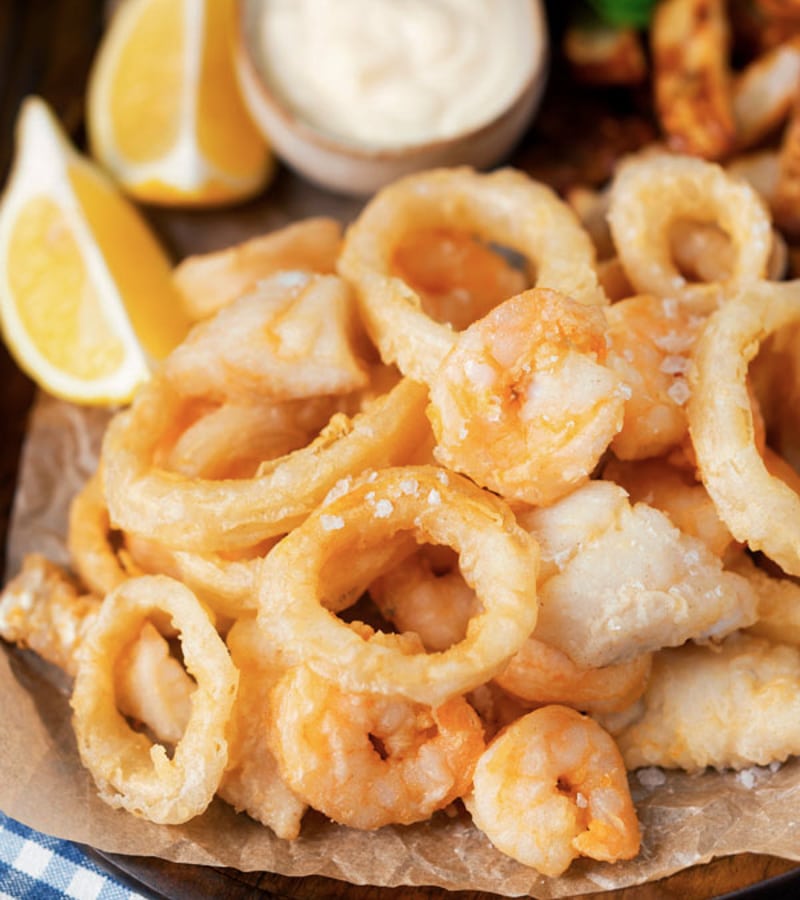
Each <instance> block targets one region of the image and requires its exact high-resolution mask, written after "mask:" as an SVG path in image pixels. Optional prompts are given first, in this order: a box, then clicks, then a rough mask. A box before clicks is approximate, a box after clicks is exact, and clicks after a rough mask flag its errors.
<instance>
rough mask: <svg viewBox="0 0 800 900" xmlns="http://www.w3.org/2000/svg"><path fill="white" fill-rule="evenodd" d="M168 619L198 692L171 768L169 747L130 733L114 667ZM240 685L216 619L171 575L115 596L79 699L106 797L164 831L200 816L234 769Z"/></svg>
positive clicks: (84, 649)
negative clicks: (234, 712) (232, 726)
mask: <svg viewBox="0 0 800 900" xmlns="http://www.w3.org/2000/svg"><path fill="white" fill-rule="evenodd" d="M162 613H167V614H168V615H170V616H171V617H172V621H173V624H174V625H175V626H176V628H177V629H178V631H179V635H180V641H181V647H182V651H183V660H184V664H185V666H186V669H187V671H188V672H189V674H190V675H191V676H192V677H193V678H194V680H195V681H196V682H197V687H196V688H195V689H194V691H193V692H192V699H191V713H190V715H189V721H188V724H187V726H186V730H185V731H184V733H183V736H182V737H181V739H180V740H179V741H178V743H177V745H176V747H175V752H174V755H173V757H172V758H171V759H169V758H168V757H167V753H166V750H165V748H164V747H163V746H161V745H160V744H152V743H151V742H150V740H149V739H148V738H147V737H146V736H145V735H144V734H141V733H139V732H135V731H133V730H132V729H131V727H130V726H129V725H128V723H127V722H126V721H125V719H124V718H123V716H122V715H121V714H120V713H119V711H118V709H117V703H116V698H115V690H114V681H115V675H114V668H115V662H116V660H117V659H118V658H119V657H120V655H121V654H122V653H123V652H124V651H125V649H126V647H127V646H128V645H129V644H130V642H131V641H132V640H135V639H136V637H138V635H139V632H140V630H141V628H142V626H143V625H144V623H145V622H146V621H147V620H148V618H149V617H150V616H151V615H157V614H162ZM238 677H239V676H238V672H237V671H236V668H235V667H234V665H233V663H232V662H231V660H230V657H229V655H228V651H227V649H226V647H225V644H224V643H223V641H222V639H221V638H220V637H219V635H218V634H217V632H216V630H215V629H214V626H213V624H212V622H211V620H210V619H209V617H208V613H207V612H206V610H205V609H204V608H203V607H202V606H201V605H200V604H199V603H198V601H197V599H196V598H195V596H194V594H192V592H191V591H190V590H189V589H188V588H186V587H184V586H183V585H182V584H180V583H179V582H177V581H174V580H173V579H171V578H167V577H166V576H163V575H144V576H141V577H140V578H132V579H130V580H129V581H126V582H125V583H124V584H122V585H120V586H119V587H118V588H117V589H116V590H114V591H112V593H110V594H109V595H108V596H107V597H106V599H105V601H104V602H103V605H102V608H101V610H100V613H99V615H98V617H97V619H96V620H95V623H94V624H93V626H92V627H91V629H90V631H89V632H88V634H87V635H86V638H85V640H84V641H83V643H82V645H81V647H80V650H79V651H78V667H77V674H76V676H75V684H74V687H73V692H72V699H71V704H72V709H73V712H74V716H73V726H74V729H75V736H76V738H77V742H78V750H79V752H80V756H81V760H82V762H83V764H84V766H86V768H87V769H88V770H89V771H90V773H91V774H92V777H93V778H94V780H95V783H96V785H97V787H98V791H99V794H100V797H101V798H102V799H103V800H104V801H105V802H106V803H108V804H109V805H111V806H113V807H115V808H120V807H121V808H123V809H126V810H128V812H131V813H133V814H134V815H138V816H141V817H143V818H145V819H148V820H149V821H151V822H158V823H160V824H165V825H169V824H178V823H180V822H187V821H188V820H189V819H191V818H193V817H194V816H196V815H199V814H200V813H202V812H203V811H204V810H205V809H206V807H207V806H208V804H209V803H210V802H211V800H212V799H213V797H214V793H215V792H216V790H217V786H218V785H219V782H220V779H221V778H222V773H223V772H224V770H225V766H226V764H227V761H228V745H227V743H226V740H225V728H226V725H227V722H228V718H229V716H230V712H231V708H232V705H233V701H234V699H235V697H236V689H237V685H238Z"/></svg>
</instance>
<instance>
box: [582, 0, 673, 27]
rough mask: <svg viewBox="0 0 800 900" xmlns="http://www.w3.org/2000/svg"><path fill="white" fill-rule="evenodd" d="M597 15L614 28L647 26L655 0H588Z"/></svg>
mask: <svg viewBox="0 0 800 900" xmlns="http://www.w3.org/2000/svg"><path fill="white" fill-rule="evenodd" d="M588 2H589V5H590V6H591V7H592V9H594V11H595V12H596V13H597V15H598V16H599V17H600V18H601V19H602V20H603V21H604V22H606V23H607V24H608V25H613V26H614V27H616V28H647V26H648V25H649V24H650V16H651V15H652V12H653V7H654V6H655V5H656V2H657V0H588Z"/></svg>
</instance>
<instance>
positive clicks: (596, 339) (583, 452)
mask: <svg viewBox="0 0 800 900" xmlns="http://www.w3.org/2000/svg"><path fill="white" fill-rule="evenodd" d="M612 309H613V307H612ZM606 351H607V342H606V329H605V319H604V318H603V311H602V310H601V309H600V308H599V307H596V306H589V305H586V304H581V303H577V302H575V301H574V300H571V299H570V298H569V297H567V296H566V295H565V294H561V293H559V292H558V291H552V290H547V289H545V288H535V289H533V290H530V291H526V292H525V293H523V294H518V295H517V296H516V297H512V298H511V299H509V300H506V301H505V302H504V303H501V304H500V305H499V306H497V307H495V309H493V310H492V311H491V312H490V313H489V314H488V315H487V316H484V318H482V319H479V320H478V321H477V322H475V323H474V324H472V325H471V326H470V327H469V328H467V329H466V331H463V332H462V333H461V334H460V335H459V336H458V339H457V340H456V343H455V345H454V346H453V349H452V350H451V351H450V353H448V354H447V356H446V357H445V359H444V361H443V363H442V365H441V367H440V368H439V370H438V372H437V373H436V376H435V377H434V379H433V381H432V383H431V390H430V400H431V402H430V406H429V407H428V416H429V418H430V420H431V424H432V426H433V432H434V435H435V436H436V440H437V446H436V447H435V449H434V456H435V457H436V459H437V460H438V461H439V462H440V463H441V464H442V465H444V466H447V467H449V468H451V469H455V470H456V471H458V472H463V473H465V474H467V475H469V476H470V477H471V478H472V479H473V480H474V481H476V482H477V483H478V484H480V485H482V486H483V487H488V488H489V489H490V490H493V491H495V492H497V493H499V494H501V495H502V496H504V497H506V498H509V499H515V500H521V501H523V502H525V503H530V504H547V503H552V502H553V501H554V500H557V499H558V498H559V497H560V496H563V495H564V494H566V493H568V492H569V491H570V490H571V489H572V488H574V487H576V486H577V485H579V484H581V483H582V482H584V481H586V480H587V479H588V478H589V476H590V475H591V473H592V471H593V469H594V467H595V466H596V465H597V462H598V461H599V459H600V457H601V456H602V454H603V452H604V451H605V449H606V448H607V447H608V444H609V442H610V441H611V439H612V438H613V437H614V435H615V434H616V433H617V432H618V431H619V429H620V427H621V425H622V417H623V408H624V403H625V398H626V397H627V395H628V391H627V390H626V388H625V386H624V385H623V383H622V380H621V378H620V377H619V376H618V375H617V374H616V372H614V371H613V370H612V369H611V368H610V366H608V365H605V361H606Z"/></svg>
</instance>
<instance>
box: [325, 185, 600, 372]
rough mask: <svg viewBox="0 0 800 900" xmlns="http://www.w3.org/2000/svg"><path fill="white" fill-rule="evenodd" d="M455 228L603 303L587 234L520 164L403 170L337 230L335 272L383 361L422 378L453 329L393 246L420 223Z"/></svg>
mask: <svg viewBox="0 0 800 900" xmlns="http://www.w3.org/2000/svg"><path fill="white" fill-rule="evenodd" d="M428 228H457V229H461V230H463V231H467V232H469V233H471V234H474V235H475V236H477V237H478V238H481V239H483V240H485V241H487V242H489V243H496V244H501V245H505V246H507V247H509V248H511V249H513V250H516V251H518V252H519V253H521V254H522V255H523V256H525V257H526V258H527V259H528V261H529V263H530V264H531V266H532V267H533V268H534V269H535V282H536V284H537V285H541V286H543V287H550V288H555V289H557V290H560V291H563V292H564V293H565V294H568V295H569V296H571V297H573V298H574V299H575V300H579V301H581V302H584V303H590V304H605V303H607V302H608V301H607V299H606V297H605V295H604V294H603V291H602V289H601V288H600V286H599V284H598V281H597V274H596V272H595V268H594V263H595V252H594V247H593V245H592V242H591V239H590V238H589V236H588V234H587V233H586V232H585V231H584V229H583V228H582V227H581V225H580V223H579V222H578V220H577V217H576V216H575V214H574V213H573V212H572V210H571V209H570V208H569V207H568V206H567V204H566V203H564V202H563V201H562V200H560V199H559V197H558V196H557V195H556V194H555V193H554V192H553V191H552V190H551V189H550V188H548V187H546V186H545V185H543V184H539V183H538V182H536V181H533V180H532V179H530V178H529V177H528V176H526V175H524V174H523V173H521V172H516V171H511V170H509V169H505V170H502V171H498V172H493V173H491V174H489V175H486V174H480V173H478V172H475V171H473V170H472V169H468V168H457V169H438V170H434V171H430V172H424V173H421V174H417V175H410V176H407V177H406V178H402V179H400V180H399V181H396V182H395V183H394V184H392V185H389V186H388V187H386V188H384V189H383V190H382V191H380V192H379V193H378V194H376V195H375V197H374V198H373V200H372V201H370V203H368V204H367V206H366V208H365V209H364V210H363V211H362V212H361V214H360V215H359V217H358V219H357V220H356V222H355V223H354V224H353V225H352V226H351V227H350V229H349V231H348V232H347V235H346V237H345V243H344V247H343V250H342V254H341V256H340V258H339V271H340V272H341V274H342V275H343V276H344V277H345V278H346V279H348V280H349V281H350V282H351V283H352V284H353V285H354V286H355V288H356V293H357V294H358V295H359V300H360V305H361V311H362V316H363V318H364V321H365V325H366V328H367V331H368V332H369V334H370V337H371V338H372V339H373V341H374V342H375V344H376V345H377V346H378V349H379V350H380V352H381V356H382V357H383V359H384V361H385V362H396V363H397V365H398V367H399V368H400V370H401V371H402V372H403V374H404V375H407V376H409V377H411V378H415V379H417V380H418V381H425V382H430V381H431V379H432V378H433V375H434V373H435V371H436V369H437V368H438V366H439V364H440V363H441V361H442V359H444V356H445V355H446V353H447V352H448V351H449V349H450V348H451V346H452V344H453V341H454V338H455V335H454V332H453V329H452V328H451V327H449V326H448V325H446V324H444V323H441V322H436V321H434V320H433V319H432V318H430V316H428V315H427V314H426V313H425V312H424V310H423V308H422V301H421V299H420V297H419V295H418V294H417V292H416V291H415V290H413V288H411V287H410V285H409V284H407V283H406V282H405V281H404V280H403V279H402V278H399V277H398V276H397V275H394V274H392V273H393V259H394V255H395V252H396V250H397V248H398V246H399V245H400V244H401V242H402V241H403V240H404V238H406V237H407V235H409V234H410V233H411V232H413V231H416V230H418V229H428Z"/></svg>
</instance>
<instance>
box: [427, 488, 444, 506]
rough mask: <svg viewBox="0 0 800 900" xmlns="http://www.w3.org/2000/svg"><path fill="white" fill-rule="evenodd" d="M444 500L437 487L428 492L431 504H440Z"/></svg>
mask: <svg viewBox="0 0 800 900" xmlns="http://www.w3.org/2000/svg"><path fill="white" fill-rule="evenodd" d="M441 502H442V495H441V494H440V493H439V492H438V491H437V490H436V488H432V489H431V490H430V492H429V493H428V503H429V505H430V506H438V505H439V504H440V503H441Z"/></svg>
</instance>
